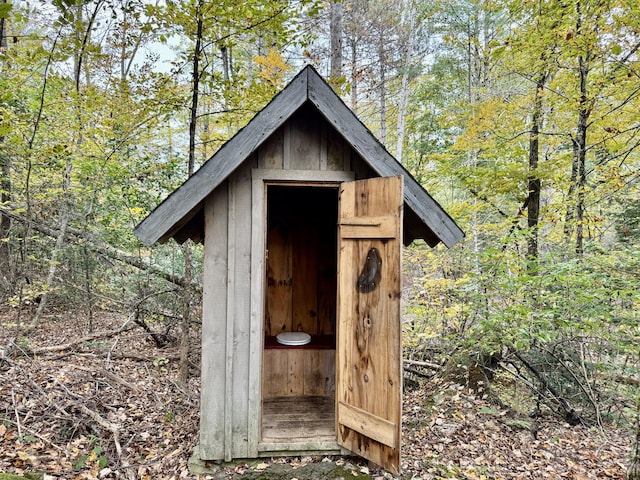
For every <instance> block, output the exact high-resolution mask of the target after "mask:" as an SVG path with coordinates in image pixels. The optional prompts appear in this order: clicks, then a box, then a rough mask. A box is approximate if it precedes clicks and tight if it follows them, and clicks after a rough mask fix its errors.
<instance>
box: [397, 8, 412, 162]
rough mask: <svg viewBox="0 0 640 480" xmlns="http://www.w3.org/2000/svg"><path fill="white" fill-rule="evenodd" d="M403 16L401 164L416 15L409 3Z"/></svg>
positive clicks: (399, 136) (399, 138)
mask: <svg viewBox="0 0 640 480" xmlns="http://www.w3.org/2000/svg"><path fill="white" fill-rule="evenodd" d="M402 11H403V16H404V22H403V27H404V35H405V45H404V65H403V70H402V80H401V82H400V98H399V100H398V129H397V131H398V134H397V137H398V139H397V143H396V160H398V161H399V162H400V163H402V153H403V150H404V131H405V125H406V115H407V106H408V104H409V80H410V77H411V64H412V60H413V45H414V29H415V25H416V15H415V11H414V9H413V3H412V2H411V1H408V2H406V5H405V6H404V8H403V9H402Z"/></svg>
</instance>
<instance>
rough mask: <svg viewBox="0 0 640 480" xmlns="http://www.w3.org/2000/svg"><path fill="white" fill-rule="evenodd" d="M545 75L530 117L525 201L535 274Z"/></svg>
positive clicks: (530, 258) (529, 258)
mask: <svg viewBox="0 0 640 480" xmlns="http://www.w3.org/2000/svg"><path fill="white" fill-rule="evenodd" d="M546 81H547V73H546V72H545V73H542V74H541V75H540V77H539V78H538V80H537V81H536V93H535V100H534V104H533V113H532V115H531V131H530V134H529V180H528V189H529V198H528V201H527V226H528V227H529V232H528V236H527V265H528V269H529V271H530V272H533V273H535V272H536V271H537V265H538V223H539V219H540V192H541V188H542V185H541V182H540V177H539V176H538V163H539V160H540V142H539V135H540V126H541V123H542V95H543V90H544V86H545V83H546Z"/></svg>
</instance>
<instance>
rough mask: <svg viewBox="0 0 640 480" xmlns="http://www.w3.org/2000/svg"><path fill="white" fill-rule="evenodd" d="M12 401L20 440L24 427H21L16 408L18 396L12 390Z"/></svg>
mask: <svg viewBox="0 0 640 480" xmlns="http://www.w3.org/2000/svg"><path fill="white" fill-rule="evenodd" d="M11 400H13V413H14V414H15V416H16V426H17V427H18V438H22V426H21V425H20V415H19V414H18V407H17V406H16V394H15V392H14V390H13V388H12V389H11Z"/></svg>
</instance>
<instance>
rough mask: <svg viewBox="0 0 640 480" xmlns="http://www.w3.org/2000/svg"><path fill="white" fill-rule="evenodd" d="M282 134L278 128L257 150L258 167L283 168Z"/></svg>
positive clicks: (281, 130) (281, 129)
mask: <svg viewBox="0 0 640 480" xmlns="http://www.w3.org/2000/svg"><path fill="white" fill-rule="evenodd" d="M283 161H284V134H283V128H282V127H280V128H278V129H277V130H276V131H275V132H274V133H273V134H272V135H271V136H270V137H269V139H268V140H267V141H266V142H265V143H264V144H263V145H262V146H261V147H260V148H259V150H258V168H283V167H282V165H283Z"/></svg>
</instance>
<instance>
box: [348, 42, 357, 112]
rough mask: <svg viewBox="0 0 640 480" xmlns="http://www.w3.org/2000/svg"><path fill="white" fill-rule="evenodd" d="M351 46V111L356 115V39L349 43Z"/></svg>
mask: <svg viewBox="0 0 640 480" xmlns="http://www.w3.org/2000/svg"><path fill="white" fill-rule="evenodd" d="M349 43H350V46H351V110H353V113H355V114H357V113H358V64H357V59H358V42H357V41H356V39H355V38H354V39H351V40H350V41H349Z"/></svg>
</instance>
